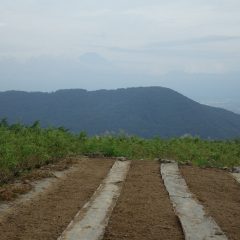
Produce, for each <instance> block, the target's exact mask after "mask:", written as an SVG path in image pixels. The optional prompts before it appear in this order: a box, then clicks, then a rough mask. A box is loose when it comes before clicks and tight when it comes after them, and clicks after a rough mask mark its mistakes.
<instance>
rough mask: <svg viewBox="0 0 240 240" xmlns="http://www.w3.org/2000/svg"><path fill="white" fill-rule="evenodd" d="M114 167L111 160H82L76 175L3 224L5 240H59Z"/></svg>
mask: <svg viewBox="0 0 240 240" xmlns="http://www.w3.org/2000/svg"><path fill="white" fill-rule="evenodd" d="M112 164H113V160H110V159H105V160H103V159H83V160H79V167H78V169H77V170H76V171H74V172H72V173H69V175H68V176H67V178H66V179H65V181H63V180H59V182H58V183H57V184H56V186H54V187H52V188H51V189H48V190H47V191H46V193H44V194H42V195H41V196H40V197H39V198H38V199H35V200H34V201H31V202H30V203H29V202H28V203H27V204H26V205H21V206H20V207H18V208H17V209H15V211H14V212H13V213H11V214H10V215H9V216H7V217H5V218H3V219H2V220H1V221H0V239H1V240H40V239H41V240H43V239H44V240H50V239H51V240H56V239H57V238H58V236H60V235H61V233H62V232H63V231H64V229H65V228H66V227H67V225H68V224H69V223H70V221H71V220H72V219H73V217H74V216H75V215H76V213H77V212H78V211H79V210H80V209H81V207H82V206H83V205H84V204H85V203H86V202H87V200H88V199H89V198H90V197H91V196H92V194H93V193H94V191H95V190H96V189H97V187H98V186H99V184H100V183H101V181H102V180H103V179H104V178H105V176H106V175H107V173H108V171H109V169H110V168H111V166H112Z"/></svg>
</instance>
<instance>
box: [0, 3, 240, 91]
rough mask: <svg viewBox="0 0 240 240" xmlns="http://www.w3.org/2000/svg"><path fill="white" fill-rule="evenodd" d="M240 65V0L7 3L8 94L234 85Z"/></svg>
mask: <svg viewBox="0 0 240 240" xmlns="http://www.w3.org/2000/svg"><path fill="white" fill-rule="evenodd" d="M239 66H240V1H239V0H210V1H209V0H181V1H179V0H169V1H163V0H118V1H117V0H101V1H100V0H0V91H3V90H8V89H21V90H46V91H47V90H49V91H51V90H55V89H59V88H75V87H78V88H87V89H97V88H114V87H128V86H139V85H161V82H160V81H159V82H158V77H159V76H161V75H163V74H168V73H172V72H174V73H176V74H175V75H173V76H175V77H176V79H175V80H176V81H178V85H180V84H181V81H182V80H181V79H179V80H178V78H177V75H178V74H177V73H178V72H182V73H188V74H217V76H219V74H225V75H224V76H226V79H224V78H221V79H220V80H219V83H222V82H225V84H226V82H227V81H228V77H227V74H230V75H232V74H233V73H234V74H235V73H236V72H240V71H239ZM117 76H118V77H117ZM149 76H151V77H152V78H151V77H149ZM194 76H195V75H194ZM234 76H235V80H234V81H235V82H236V78H238V77H239V76H240V74H238V75H237V76H236V74H235V75H234ZM131 79H132V80H131ZM209 79H210V78H209ZM239 79H240V78H239ZM121 81H122V83H121V84H119V82H121ZM193 81H198V83H199V82H200V81H201V79H199V80H196V79H193ZM209 81H211V80H209ZM214 81H215V82H214V84H215V83H216V79H215V80H214ZM183 84H184V82H183ZM165 85H166V84H165ZM239 86H240V85H239ZM173 87H174V86H173ZM233 88H236V86H233Z"/></svg>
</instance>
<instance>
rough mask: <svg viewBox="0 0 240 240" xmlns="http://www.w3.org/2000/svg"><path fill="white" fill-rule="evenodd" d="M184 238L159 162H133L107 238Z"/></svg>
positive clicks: (112, 217) (106, 239) (158, 239)
mask: <svg viewBox="0 0 240 240" xmlns="http://www.w3.org/2000/svg"><path fill="white" fill-rule="evenodd" d="M120 239H121V240H128V239H129V240H130V239H131V240H140V239H141V240H155V239H156V240H160V239H164V240H177V239H184V237H183V233H182V229H181V226H180V223H179V221H178V219H177V217H176V216H175V214H174V212H173V209H172V206H171V203H170V200H169V197H168V194H167V192H166V190H165V187H164V185H163V182H162V180H161V177H160V165H159V163H158V162H156V161H133V162H132V165H131V168H130V170H129V173H128V176H127V179H126V182H125V183H124V186H123V190H122V193H121V195H120V197H119V199H118V202H117V205H116V207H115V208H114V210H113V214H112V216H111V218H110V221H109V225H108V227H107V229H106V233H105V236H104V240H120Z"/></svg>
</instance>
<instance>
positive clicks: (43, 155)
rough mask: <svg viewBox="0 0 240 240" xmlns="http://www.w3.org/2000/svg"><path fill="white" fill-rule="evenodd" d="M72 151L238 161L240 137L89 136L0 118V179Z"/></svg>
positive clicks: (220, 163)
mask: <svg viewBox="0 0 240 240" xmlns="http://www.w3.org/2000/svg"><path fill="white" fill-rule="evenodd" d="M74 155H102V156H106V157H117V156H125V157H128V158H130V159H149V160H150V159H154V158H169V159H175V160H177V161H180V162H183V163H184V162H191V163H193V164H194V165H198V166H211V167H225V166H226V167H233V166H236V165H240V139H235V140H225V141H210V140H201V139H199V138H195V137H190V136H188V137H183V138H172V139H161V138H153V139H143V138H139V137H136V136H128V135H127V134H125V133H119V134H112V135H111V134H106V135H103V136H95V137H88V136H87V134H86V133H84V132H81V133H79V134H72V133H70V132H69V131H68V130H67V129H64V128H63V127H60V128H41V127H40V124H39V122H35V123H33V124H32V125H31V126H25V125H22V124H19V123H17V124H13V125H9V124H8V123H7V121H6V119H3V120H2V121H1V122H0V183H1V184H2V183H6V182H8V181H9V180H11V179H13V178H14V177H16V176H19V175H21V174H22V173H24V172H28V171H31V170H32V169H34V168H40V167H41V166H43V165H46V164H49V163H54V162H56V161H58V160H59V159H62V158H64V157H67V156H74Z"/></svg>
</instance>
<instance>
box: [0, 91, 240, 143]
mask: <svg viewBox="0 0 240 240" xmlns="http://www.w3.org/2000/svg"><path fill="white" fill-rule="evenodd" d="M5 117H6V118H7V119H8V120H9V121H10V122H11V123H12V122H17V121H19V122H22V123H25V124H31V123H32V122H34V121H36V120H39V121H40V122H41V124H42V126H44V127H46V126H64V127H66V128H68V129H69V130H71V131H74V132H79V131H86V132H88V133H89V134H90V135H94V134H102V133H104V132H106V131H114V132H118V131H119V130H124V131H125V132H127V133H129V134H136V135H139V136H142V137H153V136H160V137H175V136H182V135H184V134H191V135H197V136H200V137H203V138H212V139H223V138H234V137H240V115H238V114H235V113H232V112H230V111H227V110H224V109H220V108H214V107H210V106H206V105H202V104H199V103H197V102H195V101H193V100H191V99H189V98H187V97H185V96H183V95H181V94H179V93H177V92H175V91H173V90H171V89H168V88H162V87H140V88H127V89H117V90H98V91H86V90H82V89H72V90H71V89H69V90H59V91H56V92H52V93H42V92H20V91H7V92H0V118H5Z"/></svg>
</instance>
